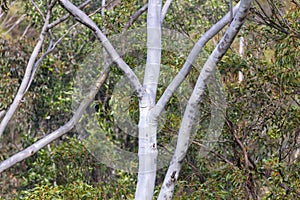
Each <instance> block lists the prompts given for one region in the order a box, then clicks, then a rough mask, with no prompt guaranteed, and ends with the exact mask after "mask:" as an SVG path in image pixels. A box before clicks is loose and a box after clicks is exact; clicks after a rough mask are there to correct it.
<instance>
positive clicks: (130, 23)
mask: <svg viewBox="0 0 300 200" xmlns="http://www.w3.org/2000/svg"><path fill="white" fill-rule="evenodd" d="M147 8H148V4H147V3H146V4H145V5H144V6H143V7H141V8H140V9H139V10H138V11H136V13H134V15H132V17H131V18H130V20H129V21H128V22H127V24H126V25H125V26H124V28H123V32H124V31H126V30H127V29H128V28H129V27H130V26H131V25H132V24H133V23H134V22H135V21H136V20H137V19H138V18H139V16H141V15H142V14H143V13H144V12H145V11H146V10H147Z"/></svg>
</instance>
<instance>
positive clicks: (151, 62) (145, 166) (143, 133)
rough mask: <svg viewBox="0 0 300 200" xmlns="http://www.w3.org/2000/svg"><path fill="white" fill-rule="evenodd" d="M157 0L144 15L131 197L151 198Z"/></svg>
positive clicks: (158, 29)
mask: <svg viewBox="0 0 300 200" xmlns="http://www.w3.org/2000/svg"><path fill="white" fill-rule="evenodd" d="M160 20H161V0H149V2H148V15H147V63H146V69H145V75H144V83H143V86H144V90H145V93H144V95H143V96H142V98H141V99H140V105H139V106H140V119H139V150H138V154H139V172H138V183H137V188H136V194H135V199H138V200H151V199H152V196H153V191H154V186H155V178H156V165H157V163H156V162H157V154H158V153H157V144H156V134H157V119H156V118H155V117H153V115H151V109H152V108H153V107H154V105H155V99H156V91H157V85H158V79H159V73H160V61H161V24H160Z"/></svg>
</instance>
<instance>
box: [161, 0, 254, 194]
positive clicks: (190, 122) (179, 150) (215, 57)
mask: <svg viewBox="0 0 300 200" xmlns="http://www.w3.org/2000/svg"><path fill="white" fill-rule="evenodd" d="M250 6H251V0H242V1H241V3H240V7H239V9H238V13H237V14H236V16H235V18H234V20H233V21H232V23H231V24H230V26H229V28H228V29H227V31H226V32H225V34H224V36H223V38H222V39H221V41H220V42H219V44H218V45H217V47H216V48H215V50H214V51H213V52H212V54H211V55H210V56H209V58H208V60H207V61H206V63H205V64H204V66H203V68H202V70H201V72H200V75H199V77H198V80H197V83H196V86H195V88H194V90H193V93H192V95H191V97H190V99H189V101H188V104H187V107H186V109H185V112H184V116H183V119H182V122H181V126H180V129H179V135H178V139H177V145H176V149H175V153H174V155H173V157H172V160H171V162H170V166H169V169H168V171H167V173H166V176H165V180H164V182H163V186H162V189H161V191H160V194H159V197H158V199H159V200H161V199H171V198H172V196H173V193H174V188H175V183H176V181H177V179H178V176H179V172H180V170H181V167H182V163H183V161H184V158H185V156H186V153H187V150H188V146H189V139H190V134H191V130H192V128H193V126H194V125H195V120H194V119H195V117H196V114H197V112H196V111H197V110H198V109H197V107H198V105H199V103H200V102H201V100H202V97H203V94H204V91H205V88H206V85H207V81H208V78H209V77H210V76H211V75H212V74H213V73H214V71H215V69H216V65H217V63H218V62H219V61H220V60H221V59H222V57H223V55H224V54H225V53H226V51H227V50H228V48H229V47H230V45H231V43H232V42H233V40H234V38H235V36H236V35H237V33H238V31H239V30H240V28H241V26H242V25H243V23H244V21H245V18H246V16H247V14H248V10H249V8H250Z"/></svg>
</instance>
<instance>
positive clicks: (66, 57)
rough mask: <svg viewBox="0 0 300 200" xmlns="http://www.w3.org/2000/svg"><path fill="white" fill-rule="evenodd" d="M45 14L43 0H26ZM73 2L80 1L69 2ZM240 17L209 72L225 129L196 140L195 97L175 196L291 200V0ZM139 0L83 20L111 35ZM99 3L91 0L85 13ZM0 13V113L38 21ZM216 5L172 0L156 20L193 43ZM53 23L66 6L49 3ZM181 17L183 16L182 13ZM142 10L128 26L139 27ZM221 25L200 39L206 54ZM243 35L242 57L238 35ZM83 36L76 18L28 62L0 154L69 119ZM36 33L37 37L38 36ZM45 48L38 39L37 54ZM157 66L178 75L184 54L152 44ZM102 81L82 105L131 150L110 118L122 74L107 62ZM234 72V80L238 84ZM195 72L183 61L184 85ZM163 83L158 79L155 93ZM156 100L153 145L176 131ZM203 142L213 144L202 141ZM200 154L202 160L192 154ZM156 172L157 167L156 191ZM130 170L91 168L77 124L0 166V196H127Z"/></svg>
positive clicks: (296, 13)
mask: <svg viewBox="0 0 300 200" xmlns="http://www.w3.org/2000/svg"><path fill="white" fill-rule="evenodd" d="M35 2H36V4H37V5H38V6H39V7H40V8H41V10H42V12H45V2H46V1H42V0H39V1H35ZM73 2H74V3H76V4H77V5H79V4H80V3H82V2H81V1H79V0H78V1H73ZM254 2H255V3H254V4H253V7H252V8H251V12H250V15H249V17H248V21H247V22H246V24H245V26H244V27H243V28H242V30H241V32H240V33H239V35H238V36H237V38H236V41H235V42H234V44H233V45H232V47H231V48H230V50H229V51H228V52H227V53H226V55H225V56H224V58H223V59H222V61H221V62H220V64H219V66H218V68H219V71H220V73H221V78H222V81H223V84H224V86H225V89H226V95H227V110H226V122H225V125H224V129H223V131H222V134H221V135H220V136H219V138H218V139H217V140H215V141H206V140H205V139H206V138H204V135H205V134H204V133H205V130H207V127H206V126H205V124H206V125H207V123H208V120H209V119H210V107H209V104H210V102H211V100H210V97H209V95H208V94H206V96H205V98H204V102H203V103H202V105H203V106H202V110H203V113H204V115H203V116H204V117H203V119H202V123H201V124H200V126H201V128H200V129H199V130H198V134H197V136H196V137H195V139H194V141H193V142H192V143H191V146H190V149H189V154H188V155H187V158H186V162H185V164H184V167H183V170H182V173H181V175H180V178H179V181H178V186H177V187H176V191H175V197H174V199H199V198H202V199H299V198H300V190H299V188H300V173H299V171H300V162H299V153H300V145H299V144H300V143H299V142H300V138H299V133H300V130H299V124H300V112H299V103H300V100H299V95H300V89H299V88H300V87H299V86H300V77H299V75H300V70H299V66H300V49H299V48H300V47H299V46H300V35H299V33H300V27H299V24H300V3H299V1H280V0H276V1H270V0H258V1H254ZM145 3H146V1H145V0H130V1H118V0H113V1H110V4H109V6H108V7H107V8H106V10H105V17H104V18H102V17H101V14H100V12H98V13H96V14H95V15H93V16H92V19H93V20H94V21H95V22H96V23H97V24H98V25H99V26H100V27H101V28H104V27H105V32H106V34H107V35H108V36H109V37H110V36H112V35H114V34H119V33H122V32H123V31H124V28H123V27H124V26H125V25H126V24H127V22H128V21H129V20H130V18H131V16H132V15H133V14H134V13H135V12H136V11H137V10H138V9H139V8H140V7H142V6H143V5H144V4H145ZM100 6H101V2H100V1H92V3H91V4H90V6H87V7H86V8H85V9H84V10H85V11H86V12H88V13H91V12H93V11H94V10H95V8H98V7H100ZM1 8H2V10H1V12H0V19H1V23H0V55H1V60H0V69H1V71H0V80H1V81H0V99H1V100H0V111H1V110H7V109H8V108H9V105H10V104H11V102H12V101H13V98H14V95H15V94H16V91H17V89H18V87H19V85H20V83H21V80H22V78H23V74H24V71H25V67H26V64H27V61H28V59H29V57H30V55H31V52H32V50H33V48H34V45H35V43H36V41H37V39H38V35H39V31H40V29H41V27H42V25H43V19H42V17H41V15H40V14H39V12H37V10H36V9H35V8H34V7H33V6H32V4H31V2H30V1H13V0H12V1H1ZM228 9H229V5H228V2H227V1H215V0H214V1H206V0H197V1H191V0H188V1H174V2H173V3H172V5H171V7H170V10H169V13H168V14H167V16H166V19H165V21H164V24H163V25H164V27H166V28H169V29H172V30H176V31H178V32H180V33H182V34H184V35H186V37H188V38H189V39H190V40H191V41H192V42H196V41H197V39H198V38H200V37H201V34H202V33H203V32H204V31H205V30H207V29H208V28H209V27H210V26H211V25H213V24H214V23H215V22H217V20H219V19H220V18H221V17H222V16H223V15H224V14H225V13H227V12H228ZM53 13H54V14H53V19H51V20H55V19H57V18H59V17H61V16H62V15H63V14H65V13H66V12H65V11H63V10H62V9H61V8H60V6H59V5H58V4H57V5H56V6H55V8H54V10H53ZM183 13H184V14H183ZM74 23H75V21H74V19H73V18H70V19H69V20H67V21H66V22H64V23H62V24H60V25H59V26H58V27H56V28H55V29H54V30H53V35H54V37H56V38H59V37H60V36H61V35H63V34H66V33H67V29H68V27H70V26H71V25H73V24H74ZM145 23H146V13H144V14H142V15H141V16H140V17H139V18H138V19H137V21H136V22H135V23H134V24H133V25H132V26H131V27H130V29H135V28H138V27H142V26H144V25H145ZM223 32H224V31H222V32H221V33H219V34H218V35H216V36H215V37H214V38H213V39H212V40H211V41H210V42H209V43H208V45H207V46H206V47H205V50H206V51H207V52H211V51H212V50H213V48H214V47H215V45H216V44H217V42H218V41H219V40H220V38H221V37H222V34H223ZM241 37H244V38H245V52H244V55H243V56H241V55H239V40H240V38H241ZM94 41H95V38H94V36H93V34H92V33H91V32H90V31H89V30H86V29H85V28H84V27H82V26H80V25H78V26H76V28H75V29H73V30H71V31H70V32H69V33H67V36H66V37H65V38H64V40H63V42H62V43H61V44H60V45H59V46H58V47H57V49H56V50H55V51H54V52H53V53H52V54H51V55H49V56H47V57H46V58H45V60H44V61H43V62H42V64H41V66H40V67H39V69H38V71H37V74H36V78H35V79H34V81H33V83H32V85H31V87H30V89H29V91H28V93H27V94H26V96H25V98H24V100H23V101H22V102H21V104H20V107H19V109H18V111H17V113H16V114H15V115H14V118H13V120H12V121H11V122H10V123H9V126H8V128H7V129H6V132H5V133H4V137H3V138H1V143H0V160H1V161H2V160H4V159H6V158H8V157H9V156H11V155H13V154H14V153H16V152H18V151H20V150H22V149H23V148H25V147H27V146H29V145H30V144H32V143H33V142H35V141H37V140H38V139H40V138H42V137H43V136H44V135H46V134H49V133H50V132H52V131H54V130H56V129H57V128H58V127H60V126H61V125H63V124H64V123H65V122H66V121H67V120H68V119H70V117H71V116H72V108H71V104H72V94H73V85H74V80H73V79H74V77H75V74H76V71H77V70H78V69H79V68H80V67H81V65H82V61H83V60H84V59H85V57H86V56H89V54H90V53H91V52H92V51H93V48H92V47H93V45H90V44H92V42H94ZM47 42H49V41H46V43H45V44H47ZM46 49H47V46H46V45H45V46H44V47H43V50H42V51H43V52H45V50H46ZM123 58H124V60H125V61H126V62H127V63H128V64H129V65H130V66H133V67H134V66H138V65H141V64H143V62H145V60H144V58H145V52H143V51H138V52H133V53H131V54H128V55H124V57H123ZM162 60H163V64H165V65H169V66H172V68H174V70H175V71H178V70H179V69H180V67H181V66H182V64H183V62H184V57H182V56H180V55H175V54H173V53H170V52H163V58H162ZM111 71H112V72H111V74H112V73H113V75H110V77H109V78H108V79H107V81H106V83H105V85H104V86H103V87H102V88H101V89H100V91H99V93H98V95H97V97H96V99H95V103H94V104H93V105H91V108H90V109H94V110H95V111H96V115H97V116H98V123H99V125H100V126H101V127H102V129H104V130H105V131H106V137H107V139H108V140H109V141H112V142H113V143H114V144H116V145H118V146H120V147H121V148H123V149H125V150H130V151H132V152H136V151H137V139H136V138H135V137H132V136H129V135H126V134H124V133H123V132H122V130H120V129H119V128H118V126H117V124H116V123H115V121H114V115H113V112H112V111H113V109H112V108H113V106H114V101H113V100H114V98H115V97H114V96H113V90H114V87H115V85H116V83H117V82H118V80H120V78H121V77H122V74H121V72H120V71H119V70H118V69H117V68H116V67H115V66H112V67H111ZM239 72H242V73H243V76H244V80H243V81H242V82H239V81H238V73H239ZM198 74H199V71H198V70H197V69H193V71H192V72H191V74H190V75H189V77H188V80H187V82H188V84H190V85H191V86H193V84H195V81H196V78H197V76H198ZM164 87H165V86H161V87H160V88H159V91H158V95H161V94H162V92H163V89H164ZM130 98H131V99H130V102H129V104H130V106H129V110H128V113H129V115H130V117H131V118H132V119H134V120H137V119H138V107H137V99H136V98H135V97H130ZM177 98H180V97H174V98H173V99H171V102H170V103H169V104H168V106H167V109H166V110H167V112H166V113H167V115H165V119H164V120H165V123H164V125H163V126H162V127H161V129H160V133H159V145H160V147H161V148H164V146H165V145H167V144H169V143H170V139H171V138H173V137H175V136H176V134H177V132H178V128H179V125H180V122H181V119H180V115H181V112H180V110H179V106H178V99H177ZM207 143H214V148H212V149H211V148H209V147H207V146H205V145H204V144H207ZM203 148H204V149H206V150H207V151H208V154H207V155H206V156H205V157H203V156H201V152H200V150H202V149H203ZM165 170H166V169H165V168H164V169H161V170H159V171H158V176H157V188H156V190H155V195H158V191H159V186H160V184H161V183H162V180H163V178H164V173H165ZM135 184H136V174H129V173H125V172H122V171H119V170H114V169H111V168H109V167H106V166H105V165H103V164H101V163H100V162H99V160H98V159H97V158H95V157H94V155H93V154H92V153H90V152H89V151H88V149H87V148H86V147H85V145H84V144H83V143H82V142H81V141H80V140H79V139H78V133H77V132H76V130H72V131H71V132H70V133H68V134H67V135H66V136H63V137H62V138H61V139H59V140H57V141H55V142H53V143H51V144H49V145H48V146H47V147H46V148H44V149H42V150H41V151H39V152H38V153H37V154H36V155H34V156H32V157H30V158H29V159H27V160H25V161H23V162H21V163H19V164H17V165H16V166H14V167H12V168H10V169H9V170H7V171H5V172H3V173H2V174H0V185H1V187H0V193H1V195H0V199H133V198H134V191H135Z"/></svg>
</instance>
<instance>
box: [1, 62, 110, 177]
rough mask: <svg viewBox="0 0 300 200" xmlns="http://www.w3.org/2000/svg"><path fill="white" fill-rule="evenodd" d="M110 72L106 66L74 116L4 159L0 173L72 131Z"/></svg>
mask: <svg viewBox="0 0 300 200" xmlns="http://www.w3.org/2000/svg"><path fill="white" fill-rule="evenodd" d="M108 72H109V68H108V67H107V68H105V69H104V71H103V72H102V74H101V76H100V78H99V79H98V80H97V82H96V84H95V86H94V87H93V88H92V89H91V91H90V93H89V94H88V95H87V96H86V97H85V98H84V99H83V101H82V102H81V103H80V105H79V106H78V108H77V110H76V112H75V113H74V115H73V117H72V118H71V119H70V120H69V121H68V122H67V123H66V124H65V125H63V126H62V127H60V128H59V129H57V130H55V131H53V132H52V133H50V134H49V135H47V136H45V137H44V138H43V139H41V140H39V141H37V142H35V143H34V144H32V145H30V146H29V147H27V148H26V149H24V150H23V151H21V152H19V153H17V154H15V155H13V156H11V157H10V158H8V159H6V160H4V161H2V162H1V163H0V173H1V172H3V171H4V170H6V169H8V168H10V167H12V166H13V165H15V164H16V163H18V162H21V161H22V160H25V159H26V158H28V157H30V156H32V155H33V154H35V153H36V152H37V151H38V150H40V149H42V148H43V147H45V146H46V145H47V144H49V143H51V142H53V141H54V140H56V139H57V138H59V137H61V136H62V135H64V134H65V133H67V132H68V131H70V130H71V129H72V128H73V127H74V126H75V125H76V124H77V123H78V121H79V119H80V118H81V116H82V114H83V113H84V111H85V109H86V108H87V107H88V105H89V104H90V103H91V102H92V101H93V100H94V98H95V95H96V94H97V92H98V91H99V89H100V87H101V86H102V85H103V83H104V82H105V80H106V78H107V75H108Z"/></svg>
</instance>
